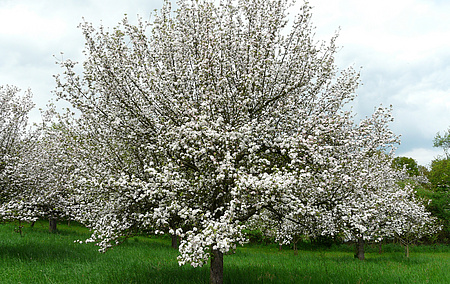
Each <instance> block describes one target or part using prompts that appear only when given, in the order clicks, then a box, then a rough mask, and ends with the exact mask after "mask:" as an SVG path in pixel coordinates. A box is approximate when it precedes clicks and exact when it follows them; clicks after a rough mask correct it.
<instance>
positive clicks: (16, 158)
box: [0, 85, 34, 221]
mask: <svg viewBox="0 0 450 284" xmlns="http://www.w3.org/2000/svg"><path fill="white" fill-rule="evenodd" d="M19 93H20V90H19V89H18V88H17V87H14V86H8V85H6V86H0V220H1V221H3V220H5V219H6V220H8V219H14V218H15V217H16V216H15V215H14V214H13V212H10V211H9V210H8V209H7V208H5V205H6V204H8V202H9V201H10V200H11V199H13V198H14V197H15V196H16V195H17V194H20V192H21V191H22V189H23V186H22V181H23V180H22V175H21V172H20V171H17V169H18V167H20V166H21V162H22V161H23V157H24V153H25V152H26V150H27V148H28V147H29V143H28V142H29V141H28V139H29V137H28V135H27V134H28V129H27V123H28V113H29V111H30V110H31V109H32V108H33V106H34V105H33V103H32V101H31V96H32V95H31V92H30V91H26V92H25V93H24V94H23V95H19Z"/></svg>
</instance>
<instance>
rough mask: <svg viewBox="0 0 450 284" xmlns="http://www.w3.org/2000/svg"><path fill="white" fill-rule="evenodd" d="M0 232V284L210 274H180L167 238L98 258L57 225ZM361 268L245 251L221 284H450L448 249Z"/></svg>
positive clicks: (330, 254) (78, 234) (263, 249)
mask: <svg viewBox="0 0 450 284" xmlns="http://www.w3.org/2000/svg"><path fill="white" fill-rule="evenodd" d="M15 226H17V224H12V223H11V224H3V225H0V283H108V284H111V283H207V282H208V280H209V267H208V266H205V267H202V268H195V269H194V268H192V267H189V266H184V267H179V266H178V263H177V261H176V256H177V255H178V252H177V251H176V250H174V249H172V248H171V247H170V240H169V239H168V238H144V237H136V238H133V239H129V240H127V241H126V242H125V243H123V244H122V245H120V246H118V247H116V248H114V249H113V250H110V251H108V252H107V253H105V254H101V253H99V252H98V251H97V247H96V246H95V245H93V244H78V243H74V240H76V239H81V240H84V239H86V238H87V237H88V236H89V232H88V231H87V230H86V229H85V228H82V227H80V226H76V225H72V226H67V225H65V224H59V225H58V228H59V231H58V233H55V234H51V233H48V232H47V230H48V224H47V223H45V222H38V223H36V225H35V226H34V228H30V227H29V225H28V224H27V225H25V227H24V228H23V236H21V235H20V234H19V233H17V232H14V228H15ZM368 251H369V252H368V253H367V254H366V260H365V261H359V260H357V259H355V258H353V248H352V247H349V246H346V245H342V246H339V247H333V248H331V249H321V250H313V249H306V250H301V251H299V253H298V255H294V252H293V251H292V250H289V249H285V250H283V251H281V252H280V251H278V249H277V247H276V246H258V245H247V246H245V247H242V248H238V250H237V252H236V254H234V255H228V256H225V258H224V283H450V248H449V247H448V246H437V247H435V246H424V247H421V246H418V247H412V248H411V257H410V258H409V259H407V258H405V257H404V254H403V248H402V247H400V246H394V245H387V246H385V247H384V253H383V254H381V255H379V254H378V253H376V251H377V249H376V248H370V247H369V248H368Z"/></svg>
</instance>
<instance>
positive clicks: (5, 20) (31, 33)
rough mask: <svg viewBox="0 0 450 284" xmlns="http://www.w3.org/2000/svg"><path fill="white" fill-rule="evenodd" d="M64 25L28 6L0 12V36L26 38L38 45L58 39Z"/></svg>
mask: <svg viewBox="0 0 450 284" xmlns="http://www.w3.org/2000/svg"><path fill="white" fill-rule="evenodd" d="M65 29H66V23H65V22H64V21H63V20H62V19H61V18H57V17H44V16H43V15H39V14H38V13H37V12H36V11H35V10H33V9H31V8H30V6H27V5H23V4H19V5H16V6H11V7H6V8H2V9H1V10H0V35H2V36H10V37H21V38H27V39H29V40H32V41H34V42H36V43H37V44H39V42H43V41H46V40H49V39H52V38H55V37H60V36H61V35H62V34H63V33H64V31H65Z"/></svg>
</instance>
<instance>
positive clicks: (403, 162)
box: [392, 157, 421, 177]
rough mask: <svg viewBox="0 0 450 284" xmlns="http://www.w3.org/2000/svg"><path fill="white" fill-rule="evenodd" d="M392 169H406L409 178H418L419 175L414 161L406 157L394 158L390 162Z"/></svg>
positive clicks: (419, 171) (419, 172) (418, 167)
mask: <svg viewBox="0 0 450 284" xmlns="http://www.w3.org/2000/svg"><path fill="white" fill-rule="evenodd" d="M392 167H393V168H394V169H396V170H399V171H401V170H403V168H405V169H406V172H407V174H408V175H410V176H411V177H413V176H418V175H420V174H421V170H420V166H419V165H418V164H417V162H416V160H414V159H413V158H408V157H395V158H394V160H393V161H392Z"/></svg>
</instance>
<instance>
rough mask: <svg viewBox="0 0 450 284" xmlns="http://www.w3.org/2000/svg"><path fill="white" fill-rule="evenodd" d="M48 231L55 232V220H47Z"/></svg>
mask: <svg viewBox="0 0 450 284" xmlns="http://www.w3.org/2000/svg"><path fill="white" fill-rule="evenodd" d="M48 231H49V232H50V233H54V232H56V219H55V218H51V217H50V218H48Z"/></svg>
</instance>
